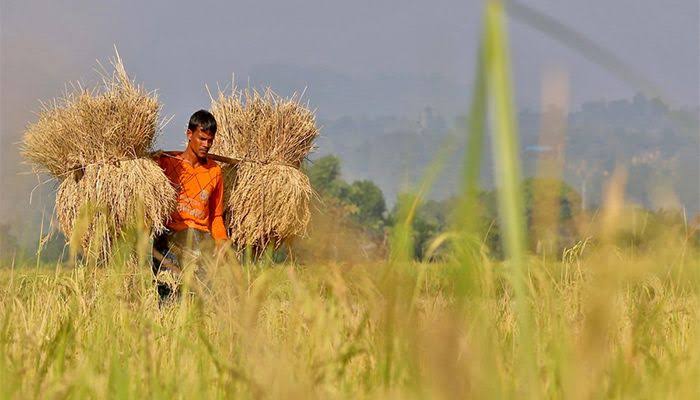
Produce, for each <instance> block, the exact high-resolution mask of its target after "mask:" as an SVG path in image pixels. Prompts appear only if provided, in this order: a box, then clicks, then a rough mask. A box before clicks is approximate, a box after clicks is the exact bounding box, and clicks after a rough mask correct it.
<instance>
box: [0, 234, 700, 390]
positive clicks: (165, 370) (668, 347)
mask: <svg viewBox="0 0 700 400" xmlns="http://www.w3.org/2000/svg"><path fill="white" fill-rule="evenodd" d="M618 233H619V234H620V236H616V235H617V234H616V235H607V236H606V237H607V238H608V239H606V241H595V242H591V241H589V242H580V243H578V244H576V245H575V246H572V247H570V248H568V249H567V250H566V251H565V252H564V256H563V259H561V260H559V259H558V257H546V256H545V257H537V256H533V257H528V258H527V260H526V265H525V266H524V267H525V271H526V277H527V281H526V282H527V285H526V288H527V290H526V294H525V300H526V301H527V303H528V305H529V308H530V310H531V317H532V323H533V327H532V341H531V342H529V343H531V346H533V348H532V352H533V354H534V359H535V364H534V365H535V366H536V369H535V370H533V371H530V372H531V373H532V376H531V377H528V373H527V372H526V371H523V370H522V369H521V367H522V366H523V365H524V364H523V363H524V360H523V359H522V358H521V355H520V354H521V352H520V346H523V345H524V344H523V342H522V341H521V339H522V338H520V331H519V328H518V325H517V324H516V315H515V311H514V307H515V305H514V294H513V291H512V289H511V288H510V286H509V285H508V284H507V281H508V274H509V268H510V267H509V265H508V263H503V262H496V261H492V259H490V258H489V257H487V256H486V255H485V254H484V253H483V252H479V248H478V247H475V248H473V249H472V250H473V252H472V253H471V254H472V256H471V258H470V259H471V262H470V263H469V265H462V264H460V263H455V262H451V261H445V262H440V263H431V264H425V263H415V262H412V261H409V260H397V261H393V262H378V263H370V264H357V265H355V266H352V267H347V266H341V265H338V264H334V263H317V264H313V265H306V266H299V265H294V264H281V265H279V264H278V265H277V266H273V267H271V266H267V265H265V264H264V263H260V264H255V265H240V264H238V263H236V262H235V261H234V260H232V255H230V254H229V255H221V257H220V258H219V259H208V260H207V270H208V271H209V278H210V287H209V288H204V287H202V286H193V287H192V288H191V289H190V294H188V295H185V296H184V297H183V298H182V299H181V301H179V302H176V303H174V304H171V305H169V306H163V307H159V305H158V299H157V295H156V293H155V291H154V288H153V284H152V275H151V272H150V269H149V268H148V266H147V265H145V263H146V262H147V261H146V260H147V254H142V257H140V261H133V260H132V261H128V262H127V261H124V260H127V259H128V257H120V256H117V257H116V258H115V260H114V263H113V265H112V267H111V268H108V269H92V268H80V267H78V268H68V267H59V268H57V269H55V270H53V271H51V270H47V269H44V268H41V269H34V268H20V269H9V268H3V269H2V270H0V316H1V320H2V323H1V324H0V327H1V329H0V381H2V385H0V396H1V397H2V398H85V397H90V398H105V397H111V398H164V399H165V398H175V397H176V398H185V397H187V398H223V397H226V398H229V397H237V398H251V399H262V398H324V399H325V398H402V399H405V398H465V397H476V398H503V397H511V398H522V397H525V396H527V397H531V398H693V397H694V396H697V395H698V394H700V386H699V385H698V382H700V347H699V346H698V343H700V341H699V339H700V337H699V336H698V333H700V332H699V331H698V327H699V326H700V315H698V313H699V310H700V298H699V297H698V295H699V289H700V274H699V272H700V270H699V269H698V267H699V265H698V260H700V253H699V252H698V249H697V247H694V246H691V245H689V242H688V240H687V238H686V236H685V235H684V234H683V233H682V232H678V231H674V230H665V231H664V232H659V235H658V236H657V238H656V239H655V241H654V242H653V243H649V244H648V246H645V247H638V246H630V245H629V244H628V241H627V240H626V239H625V238H624V235H625V232H618ZM133 246H137V247H138V244H136V245H134V244H133V243H132V244H130V245H129V246H125V247H124V248H122V250H123V251H127V250H124V249H125V248H127V247H129V248H132V247H133ZM142 248H143V247H142ZM467 269H469V270H467ZM465 276H469V277H470V279H471V281H470V283H469V284H465ZM525 343H528V342H525Z"/></svg>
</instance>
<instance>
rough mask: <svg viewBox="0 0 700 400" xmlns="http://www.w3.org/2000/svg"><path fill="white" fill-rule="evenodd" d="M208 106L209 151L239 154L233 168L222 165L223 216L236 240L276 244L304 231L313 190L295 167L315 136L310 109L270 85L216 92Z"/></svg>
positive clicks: (261, 245)
mask: <svg viewBox="0 0 700 400" xmlns="http://www.w3.org/2000/svg"><path fill="white" fill-rule="evenodd" d="M211 109H212V113H213V114H214V116H215V117H216V120H217V125H218V130H217V134H216V139H215V140H214V145H213V147H212V152H214V153H217V154H220V155H223V156H226V157H231V158H237V159H241V160H242V162H241V163H240V164H239V165H238V167H237V169H236V170H235V171H234V170H233V167H224V176H225V179H226V182H225V190H226V204H227V212H226V218H225V219H226V224H227V226H228V228H229V230H230V231H231V237H232V239H233V241H234V243H235V244H236V246H237V247H238V248H239V249H242V248H246V247H249V246H250V247H254V248H257V249H264V248H265V247H267V246H268V245H270V244H272V245H274V246H275V247H278V246H279V245H281V244H282V243H284V242H286V241H289V240H291V239H293V238H294V237H297V236H301V235H303V234H304V233H305V232H306V227H307V225H308V223H309V219H310V212H309V202H310V199H311V197H312V195H313V190H312V188H311V184H310V183H309V179H308V178H307V177H306V175H304V173H303V172H301V171H300V169H299V168H300V166H301V163H302V161H303V160H304V158H305V157H306V156H307V155H308V154H309V152H311V150H312V149H313V142H314V139H315V138H316V137H317V136H318V128H317V127H316V121H315V116H314V113H313V112H312V111H310V110H309V109H308V108H307V107H305V106H304V105H302V104H300V103H299V99H298V98H297V97H296V96H292V97H291V98H289V99H284V98H281V97H279V96H277V95H276V94H274V93H273V92H272V91H271V90H269V89H268V90H266V91H265V92H264V93H262V94H261V93H259V92H257V91H255V90H250V89H248V90H245V91H243V92H239V91H237V90H236V89H235V88H234V90H233V91H232V94H231V95H228V96H227V95H225V94H224V93H223V92H219V94H218V97H217V98H216V99H213V98H212V106H211Z"/></svg>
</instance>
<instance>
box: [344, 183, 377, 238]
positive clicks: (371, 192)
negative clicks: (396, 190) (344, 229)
mask: <svg viewBox="0 0 700 400" xmlns="http://www.w3.org/2000/svg"><path fill="white" fill-rule="evenodd" d="M347 201H348V202H349V203H350V204H353V205H355V206H356V207H357V212H356V220H357V222H358V223H360V224H362V225H363V226H366V227H368V228H370V229H373V230H380V229H381V228H382V227H383V225H384V214H385V212H386V203H385V202H384V194H382V190H381V189H379V186H377V185H376V184H374V182H372V181H369V180H361V181H355V182H353V183H352V184H351V185H350V187H349V190H348V194H347Z"/></svg>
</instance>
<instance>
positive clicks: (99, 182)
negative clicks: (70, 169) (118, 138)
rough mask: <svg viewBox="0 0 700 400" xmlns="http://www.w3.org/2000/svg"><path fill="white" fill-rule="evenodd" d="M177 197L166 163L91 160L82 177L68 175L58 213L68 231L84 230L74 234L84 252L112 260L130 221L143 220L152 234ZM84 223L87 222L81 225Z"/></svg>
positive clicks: (158, 229)
mask: <svg viewBox="0 0 700 400" xmlns="http://www.w3.org/2000/svg"><path fill="white" fill-rule="evenodd" d="M175 201H176V193H175V189H174V188H173V186H172V185H171V184H170V181H169V180H168V178H167V177H166V176H165V174H164V173H163V171H162V170H161V168H160V167H159V166H158V165H157V164H156V163H155V162H153V161H152V160H149V159H135V160H128V161H120V162H117V163H114V164H112V163H104V164H93V165H88V166H86V167H85V172H84V174H83V176H82V177H81V178H79V179H77V180H76V179H74V178H72V177H69V178H67V179H64V180H63V182H61V184H60V185H59V187H58V191H57V193H56V215H57V217H58V221H59V224H60V227H61V230H62V231H63V233H64V234H65V236H66V237H68V238H71V236H72V235H73V234H74V233H76V234H78V235H81V237H80V238H74V239H75V240H78V241H79V243H80V244H81V245H82V247H83V250H84V252H85V253H86V254H87V253H90V254H91V255H92V256H95V257H97V259H99V260H106V259H107V258H108V256H109V252H110V251H111V246H112V244H113V243H114V241H115V240H117V239H119V238H120V237H121V235H122V234H123V231H124V229H125V228H127V227H128V226H130V225H133V224H143V226H145V227H146V228H147V229H149V230H150V232H151V234H152V235H153V234H158V233H161V232H163V231H164V230H165V223H166V221H167V219H168V217H169V215H170V212H171V210H172V209H173V207H174V205H175ZM81 212H82V213H83V215H81ZM138 216H142V217H143V220H142V221H139V220H137V217H138ZM81 223H82V224H84V225H86V226H83V227H82V228H80V227H77V226H76V224H78V225H79V224H81ZM96 249H97V250H96Z"/></svg>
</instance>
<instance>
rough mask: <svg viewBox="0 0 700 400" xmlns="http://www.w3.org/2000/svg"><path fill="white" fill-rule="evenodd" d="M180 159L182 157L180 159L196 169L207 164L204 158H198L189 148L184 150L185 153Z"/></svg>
mask: <svg viewBox="0 0 700 400" xmlns="http://www.w3.org/2000/svg"><path fill="white" fill-rule="evenodd" d="M180 157H182V159H183V160H185V161H187V162H188V163H190V164H192V166H193V167H198V166H200V165H204V164H206V163H207V159H206V158H204V159H202V158H199V157H198V156H197V154H196V153H195V152H194V151H193V150H192V149H190V148H189V147H188V148H186V149H185V151H183V152H182V154H180Z"/></svg>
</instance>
